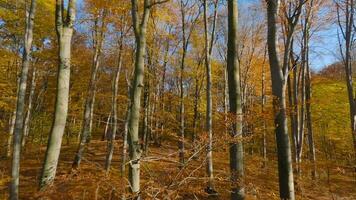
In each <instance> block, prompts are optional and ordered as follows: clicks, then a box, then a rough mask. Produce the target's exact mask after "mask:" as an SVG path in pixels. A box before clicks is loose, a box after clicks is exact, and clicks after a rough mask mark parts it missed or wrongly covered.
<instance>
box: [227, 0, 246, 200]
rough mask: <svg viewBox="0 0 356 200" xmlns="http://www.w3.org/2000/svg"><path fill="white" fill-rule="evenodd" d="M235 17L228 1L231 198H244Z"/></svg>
mask: <svg viewBox="0 0 356 200" xmlns="http://www.w3.org/2000/svg"><path fill="white" fill-rule="evenodd" d="M237 17H238V5H237V1H236V0H229V1H228V43H227V74H228V88H229V103H230V110H229V111H230V115H231V116H232V117H233V119H232V120H233V121H232V127H230V131H231V132H230V134H231V136H232V140H233V142H231V143H230V170H231V181H232V190H231V199H233V200H239V199H244V198H245V189H244V164H243V162H244V152H243V143H242V123H243V121H242V102H241V96H242V94H241V84H240V70H239V66H238V59H237V28H238V26H237Z"/></svg>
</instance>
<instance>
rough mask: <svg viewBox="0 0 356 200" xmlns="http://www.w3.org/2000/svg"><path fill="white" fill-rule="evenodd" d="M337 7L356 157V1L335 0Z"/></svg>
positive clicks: (339, 36) (340, 44)
mask: <svg viewBox="0 0 356 200" xmlns="http://www.w3.org/2000/svg"><path fill="white" fill-rule="evenodd" d="M335 4H336V8H337V19H338V20H337V22H338V26H339V31H338V39H339V40H338V41H339V46H340V54H341V57H342V62H343V64H344V68H345V80H346V86H347V94H348V98H349V110H350V120H351V134H352V139H353V145H354V154H355V158H356V96H355V91H354V87H353V71H352V56H351V52H352V50H353V48H354V46H353V45H354V40H355V32H356V30H355V19H354V16H355V1H354V0H335Z"/></svg>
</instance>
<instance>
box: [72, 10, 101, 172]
mask: <svg viewBox="0 0 356 200" xmlns="http://www.w3.org/2000/svg"><path fill="white" fill-rule="evenodd" d="M94 15H95V19H94V28H93V29H94V30H93V49H94V55H93V61H92V69H91V77H90V81H89V85H88V89H87V94H88V95H87V98H86V100H85V106H84V113H83V126H82V130H81V134H80V142H79V145H78V150H77V153H76V155H75V158H74V161H73V164H72V168H74V169H76V168H78V167H79V165H80V161H81V159H82V154H83V152H84V149H85V145H86V144H87V143H88V142H89V140H90V136H91V124H92V120H93V119H92V117H93V111H94V101H95V90H96V82H97V80H96V79H97V73H98V69H99V66H100V56H101V54H102V46H103V42H104V39H105V38H104V37H105V29H106V15H107V8H105V7H104V8H100V9H98V11H97V13H95V14H94Z"/></svg>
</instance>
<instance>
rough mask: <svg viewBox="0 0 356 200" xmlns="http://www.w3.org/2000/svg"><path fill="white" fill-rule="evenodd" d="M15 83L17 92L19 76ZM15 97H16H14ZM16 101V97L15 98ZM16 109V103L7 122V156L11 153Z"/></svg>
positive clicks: (17, 91)
mask: <svg viewBox="0 0 356 200" xmlns="http://www.w3.org/2000/svg"><path fill="white" fill-rule="evenodd" d="M16 82H17V84H16V94H18V93H19V88H20V87H19V86H20V78H17V81H16ZM16 98H17V97H16ZM16 103H17V99H16ZM16 111H17V104H16V105H15V109H14V111H13V112H12V115H11V118H10V123H9V127H10V128H9V136H8V138H7V148H6V151H7V152H6V155H7V157H10V156H11V154H12V148H13V146H12V142H13V136H14V131H15V121H16Z"/></svg>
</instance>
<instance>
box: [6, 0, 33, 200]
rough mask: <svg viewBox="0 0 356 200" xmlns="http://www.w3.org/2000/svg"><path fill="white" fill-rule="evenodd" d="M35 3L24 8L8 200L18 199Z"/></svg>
mask: <svg viewBox="0 0 356 200" xmlns="http://www.w3.org/2000/svg"><path fill="white" fill-rule="evenodd" d="M35 10H36V1H35V0H31V5H30V8H29V9H27V8H26V27H25V37H24V39H25V40H24V42H25V45H24V52H23V57H22V69H21V75H20V84H19V89H18V94H17V106H16V119H15V129H14V136H13V151H12V153H13V154H12V169H11V183H10V199H11V200H17V199H18V198H19V179H20V154H21V140H22V136H23V124H24V123H23V122H24V114H25V97H26V88H27V75H28V69H29V66H30V62H31V61H30V54H31V48H32V41H33V27H34V19H35Z"/></svg>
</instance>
